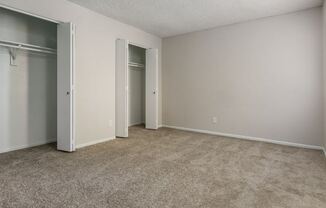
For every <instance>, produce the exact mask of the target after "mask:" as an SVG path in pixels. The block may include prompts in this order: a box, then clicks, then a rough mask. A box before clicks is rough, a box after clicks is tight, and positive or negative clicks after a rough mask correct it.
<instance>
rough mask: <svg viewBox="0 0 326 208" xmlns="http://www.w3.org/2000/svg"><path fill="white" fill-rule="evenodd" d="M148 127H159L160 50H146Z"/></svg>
mask: <svg viewBox="0 0 326 208" xmlns="http://www.w3.org/2000/svg"><path fill="white" fill-rule="evenodd" d="M145 123H146V128H147V129H158V50H157V49H147V50H146V121H145Z"/></svg>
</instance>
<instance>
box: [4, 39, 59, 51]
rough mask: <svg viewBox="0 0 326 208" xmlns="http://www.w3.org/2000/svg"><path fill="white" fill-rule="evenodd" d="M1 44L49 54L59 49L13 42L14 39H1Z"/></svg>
mask: <svg viewBox="0 0 326 208" xmlns="http://www.w3.org/2000/svg"><path fill="white" fill-rule="evenodd" d="M0 46H4V47H8V48H17V49H22V50H28V51H35V52H41V53H49V54H56V53H57V50H56V49H53V48H48V47H43V46H37V45H31V44H26V43H19V42H13V41H7V40H0Z"/></svg>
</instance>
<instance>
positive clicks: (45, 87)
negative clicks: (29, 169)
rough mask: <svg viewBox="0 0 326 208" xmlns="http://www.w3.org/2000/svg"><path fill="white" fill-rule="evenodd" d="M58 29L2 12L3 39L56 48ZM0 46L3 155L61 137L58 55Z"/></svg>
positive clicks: (0, 139) (0, 141) (0, 31)
mask: <svg viewBox="0 0 326 208" xmlns="http://www.w3.org/2000/svg"><path fill="white" fill-rule="evenodd" d="M56 37H57V26H56V24H53V23H48V22H45V21H40V20H38V19H36V18H32V17H28V16H25V15H21V14H17V13H15V12H11V11H8V10H4V9H0V39H1V40H8V41H16V42H24V43H29V44H36V45H41V46H45V47H52V48H56ZM16 64H17V66H11V65H10V56H9V50H8V49H7V48H3V47H0V152H5V151H9V150H13V149H20V148H24V147H29V146H34V145H39V144H44V143H47V142H49V141H55V139H56V138H57V136H56V134H57V132H56V131H57V101H56V97H57V96H56V95H57V76H56V74H57V69H56V68H57V61H56V56H54V55H45V54H40V53H31V52H28V53H27V52H26V51H17V57H16Z"/></svg>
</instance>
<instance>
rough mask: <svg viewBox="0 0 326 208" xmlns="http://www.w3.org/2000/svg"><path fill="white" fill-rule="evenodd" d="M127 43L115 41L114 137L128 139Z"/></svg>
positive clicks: (120, 40) (119, 40)
mask: <svg viewBox="0 0 326 208" xmlns="http://www.w3.org/2000/svg"><path fill="white" fill-rule="evenodd" d="M128 59H129V58H128V41H127V40H122V39H118V40H117V41H116V72H115V73H116V81H115V83H116V98H115V101H116V103H115V112H116V115H115V117H116V123H115V127H116V128H115V132H116V133H115V135H116V136H117V137H128V123H129V121H128V76H129V75H128Z"/></svg>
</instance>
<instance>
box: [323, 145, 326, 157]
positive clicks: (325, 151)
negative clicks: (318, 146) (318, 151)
mask: <svg viewBox="0 0 326 208" xmlns="http://www.w3.org/2000/svg"><path fill="white" fill-rule="evenodd" d="M323 151H324V155H325V158H326V147H325V148H323Z"/></svg>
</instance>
